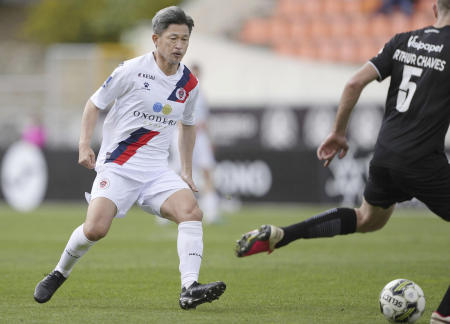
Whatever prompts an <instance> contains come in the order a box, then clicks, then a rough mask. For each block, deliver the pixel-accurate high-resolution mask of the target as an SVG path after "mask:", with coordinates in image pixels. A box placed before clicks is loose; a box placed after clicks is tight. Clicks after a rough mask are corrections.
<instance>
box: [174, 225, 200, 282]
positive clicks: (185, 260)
mask: <svg viewBox="0 0 450 324" xmlns="http://www.w3.org/2000/svg"><path fill="white" fill-rule="evenodd" d="M177 248H178V256H179V258H180V267H179V269H180V273H181V287H186V288H188V287H189V286H190V285H192V283H193V282H194V281H198V275H199V272H200V265H201V263H202V255H203V229H202V222H200V221H189V222H182V223H180V224H179V225H178V241H177Z"/></svg>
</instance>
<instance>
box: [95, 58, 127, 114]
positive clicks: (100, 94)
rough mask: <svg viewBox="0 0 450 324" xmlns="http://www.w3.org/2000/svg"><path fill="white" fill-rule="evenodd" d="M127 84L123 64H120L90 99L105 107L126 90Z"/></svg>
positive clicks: (101, 107)
mask: <svg viewBox="0 0 450 324" xmlns="http://www.w3.org/2000/svg"><path fill="white" fill-rule="evenodd" d="M128 86H129V85H128V84H127V77H126V70H125V66H124V65H123V64H121V65H119V66H118V67H117V68H116V69H115V70H114V71H113V73H112V74H111V75H110V76H109V77H108V79H106V81H105V83H103V85H102V86H101V87H100V88H99V89H98V90H97V91H96V92H95V93H94V94H93V95H92V97H91V98H90V99H91V101H92V102H93V103H94V105H96V106H97V107H98V108H100V109H102V110H103V109H106V107H108V106H109V105H110V104H111V103H112V102H113V101H114V100H116V99H117V98H119V97H120V96H122V95H123V94H124V93H125V92H126V91H127V89H128Z"/></svg>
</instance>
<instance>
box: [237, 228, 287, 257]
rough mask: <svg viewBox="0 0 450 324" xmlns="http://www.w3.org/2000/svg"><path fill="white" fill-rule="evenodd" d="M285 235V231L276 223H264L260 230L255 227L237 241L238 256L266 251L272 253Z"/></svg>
mask: <svg viewBox="0 0 450 324" xmlns="http://www.w3.org/2000/svg"><path fill="white" fill-rule="evenodd" d="M283 236H284V232H283V230H282V229H281V228H279V227H276V226H274V225H262V226H261V228H260V229H259V230H258V229H255V230H253V231H251V232H248V233H246V234H244V235H243V236H242V237H241V239H240V240H238V241H237V242H236V249H235V251H236V256H238V257H244V256H249V255H252V254H256V253H260V252H265V251H268V253H269V254H270V253H272V252H273V250H275V245H276V244H277V243H278V242H280V241H281V239H282V238H283Z"/></svg>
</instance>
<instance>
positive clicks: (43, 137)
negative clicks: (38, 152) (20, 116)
mask: <svg viewBox="0 0 450 324" xmlns="http://www.w3.org/2000/svg"><path fill="white" fill-rule="evenodd" d="M22 140H24V141H26V142H28V143H31V144H33V145H36V146H37V147H39V148H43V147H44V146H45V144H46V142H47V134H46V131H45V128H44V125H43V123H42V118H41V116H40V115H39V114H36V113H35V114H33V115H32V116H31V118H30V122H29V124H28V125H26V126H25V128H24V130H23V132H22Z"/></svg>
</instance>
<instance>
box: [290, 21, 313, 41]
mask: <svg viewBox="0 0 450 324" xmlns="http://www.w3.org/2000/svg"><path fill="white" fill-rule="evenodd" d="M289 28H290V37H289V38H290V39H291V41H292V42H295V43H301V42H304V41H309V40H310V39H311V23H310V20H309V19H308V18H306V17H300V18H298V19H295V20H293V21H291V23H290V24H289Z"/></svg>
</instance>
